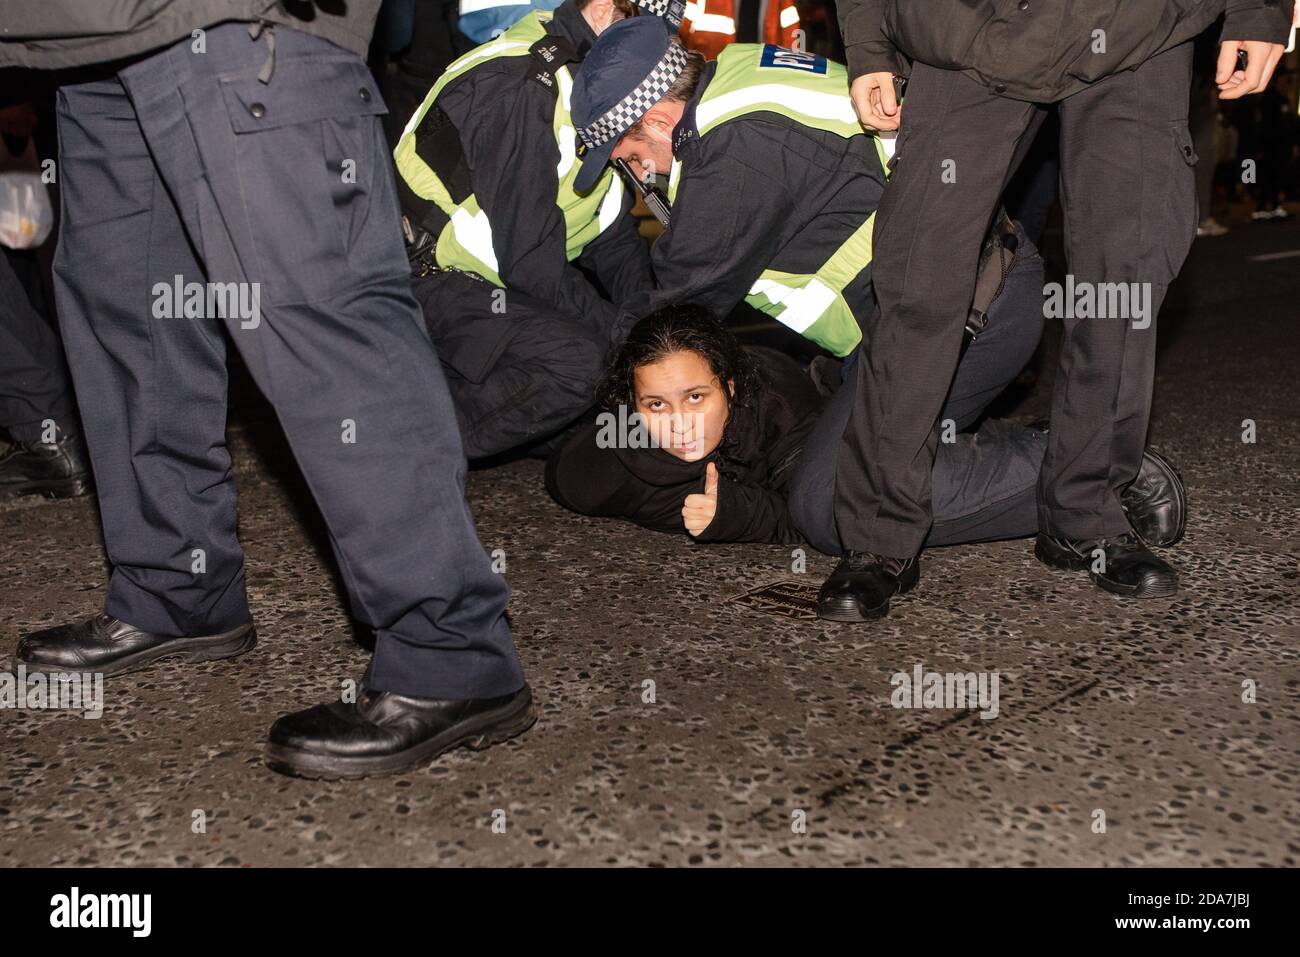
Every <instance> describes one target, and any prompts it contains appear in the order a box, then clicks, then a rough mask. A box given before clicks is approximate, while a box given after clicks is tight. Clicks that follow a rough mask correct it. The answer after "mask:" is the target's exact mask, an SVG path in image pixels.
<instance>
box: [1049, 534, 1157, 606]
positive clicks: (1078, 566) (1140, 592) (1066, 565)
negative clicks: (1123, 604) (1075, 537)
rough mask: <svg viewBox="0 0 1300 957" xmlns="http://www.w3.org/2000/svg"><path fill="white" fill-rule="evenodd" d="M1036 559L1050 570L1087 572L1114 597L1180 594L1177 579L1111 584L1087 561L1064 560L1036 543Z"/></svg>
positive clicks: (1102, 588)
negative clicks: (1168, 581)
mask: <svg viewBox="0 0 1300 957" xmlns="http://www.w3.org/2000/svg"><path fill="white" fill-rule="evenodd" d="M1034 557H1035V558H1037V559H1038V560H1039V561H1040V562H1042V563H1043V564H1044V565H1046V566H1047V567H1048V568H1054V569H1056V570H1057V571H1062V572H1082V571H1086V572H1087V573H1088V577H1089V578H1091V579H1092V583H1093V584H1094V585H1096V586H1097V587H1098V588H1100V589H1101V590H1102V591H1105V592H1110V593H1111V594H1112V595H1121V596H1123V597H1125V598H1172V597H1173V596H1174V595H1176V594H1178V579H1177V578H1175V579H1174V581H1173V582H1171V583H1165V582H1155V583H1151V584H1146V583H1143V584H1138V585H1121V584H1120V583H1119V582H1110V581H1106V580H1105V579H1103V578H1101V577H1099V576H1098V575H1097V574H1096V573H1095V572H1093V570H1092V568H1091V567H1090V564H1091V563H1090V562H1088V561H1087V559H1072V558H1062V557H1059V556H1057V555H1055V554H1053V553H1050V552H1046V551H1044V549H1043V545H1042V543H1041V542H1035V543H1034Z"/></svg>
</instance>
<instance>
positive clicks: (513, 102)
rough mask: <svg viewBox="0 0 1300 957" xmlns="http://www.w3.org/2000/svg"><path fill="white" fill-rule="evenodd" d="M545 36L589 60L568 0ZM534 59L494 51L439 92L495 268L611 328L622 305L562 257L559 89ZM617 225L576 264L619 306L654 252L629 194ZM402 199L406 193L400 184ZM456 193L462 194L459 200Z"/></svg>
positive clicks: (645, 281)
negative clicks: (542, 76)
mask: <svg viewBox="0 0 1300 957" xmlns="http://www.w3.org/2000/svg"><path fill="white" fill-rule="evenodd" d="M546 32H547V33H549V34H551V35H552V36H556V37H561V38H563V39H564V40H567V41H568V42H569V44H571V45H572V47H573V48H574V50H575V51H576V52H577V53H578V55H579V56H585V55H586V53H587V51H588V50H590V49H591V44H592V43H594V42H595V40H596V35H595V33H593V32H592V29H591V27H590V26H589V25H588V23H587V21H586V20H585V19H584V18H583V16H582V14H581V13H579V12H578V8H577V6H576V5H575V4H574V3H573V2H572V0H568V2H566V3H563V4H561V5H560V6H559V7H557V8H556V10H555V12H554V16H553V18H552V20H551V22H550V24H549V25H548V26H547V28H546ZM533 72H534V71H533V69H532V58H531V57H526V56H521V57H517V56H510V57H497V58H495V59H491V60H487V61H485V62H484V63H482V64H481V65H479V66H477V67H475V68H474V69H472V70H469V71H468V72H466V73H465V74H464V75H463V76H460V77H458V78H456V79H455V80H453V81H452V82H450V83H449V84H447V86H446V87H445V88H444V89H443V90H442V92H441V93H440V94H439V95H438V101H437V103H438V106H440V107H441V108H442V110H443V111H444V112H445V113H446V115H447V117H448V118H449V119H450V121H451V123H452V125H453V126H454V127H455V132H456V133H457V134H458V135H459V137H460V149H461V151H462V152H463V158H464V163H465V165H466V166H467V168H468V182H467V184H466V189H467V191H468V192H472V193H473V194H474V195H475V197H476V198H477V199H478V205H479V208H480V209H482V210H483V211H484V212H485V213H487V217H488V221H489V222H490V223H492V249H493V252H495V253H496V257H497V274H498V275H499V276H500V277H501V281H502V282H503V283H505V285H506V288H507V289H514V290H517V291H519V292H522V293H525V294H526V295H528V296H531V297H533V298H534V299H537V300H539V301H541V302H544V303H547V304H549V305H551V306H554V308H555V309H556V310H557V311H558V312H560V313H562V314H564V315H566V316H571V317H576V318H578V319H580V320H582V321H583V322H585V323H588V324H589V327H590V328H596V329H608V328H610V327H611V326H612V325H613V323H614V321H615V317H616V316H617V315H618V310H617V307H616V306H615V305H613V304H612V303H611V302H610V301H609V300H608V299H606V298H604V297H603V296H602V295H601V293H600V291H599V290H598V289H597V288H596V286H595V285H593V284H592V282H591V281H590V279H589V278H588V277H587V276H586V275H584V273H583V272H582V271H581V269H579V268H575V266H574V265H572V264H570V263H569V262H568V261H567V259H566V253H565V248H566V237H567V233H566V230H565V225H564V215H563V213H561V211H560V208H559V207H558V206H557V205H556V203H555V197H556V193H557V192H558V190H559V174H558V172H557V171H556V167H557V166H558V165H559V162H560V153H559V149H558V148H557V147H556V143H555V133H554V130H553V126H552V124H553V120H554V117H555V97H556V95H557V93H556V90H555V88H554V87H552V86H546V85H544V84H542V83H539V82H537V81H536V80H535V79H534V78H533ZM624 192H625V195H624V200H623V210H622V214H621V215H620V216H619V218H618V221H617V222H616V223H614V224H613V225H611V226H610V227H609V228H607V229H606V230H605V231H604V232H603V233H601V234H600V235H599V236H598V237H596V238H595V239H594V240H592V241H591V242H590V243H588V244H587V246H586V247H585V248H584V249H583V251H582V254H581V255H580V256H579V257H578V260H577V266H579V267H582V268H583V269H586V270H589V271H590V272H591V273H592V274H594V275H595V276H596V277H597V278H598V279H599V281H600V283H601V285H602V286H603V287H604V291H605V293H606V294H608V296H609V297H610V298H611V299H613V300H614V302H619V301H622V300H623V299H625V298H627V297H629V296H631V295H632V294H633V293H634V292H636V291H637V290H641V289H646V288H648V287H649V286H650V284H651V280H650V253H649V250H648V248H647V245H646V242H645V240H644V239H642V238H641V236H640V234H639V232H638V229H637V221H636V219H635V217H633V216H632V215H631V210H632V203H633V201H634V197H633V196H632V191H631V190H630V189H627V190H625V191H624ZM402 195H403V201H404V202H408V201H409V196H408V193H407V191H406V190H405V189H403V190H402ZM457 198H458V199H459V197H457Z"/></svg>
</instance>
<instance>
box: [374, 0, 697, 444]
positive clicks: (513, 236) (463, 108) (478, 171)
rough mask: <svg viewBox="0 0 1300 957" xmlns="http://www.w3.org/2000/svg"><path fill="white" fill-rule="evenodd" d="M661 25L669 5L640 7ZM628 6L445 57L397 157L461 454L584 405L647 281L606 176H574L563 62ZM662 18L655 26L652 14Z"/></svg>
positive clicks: (553, 17) (656, 2)
mask: <svg viewBox="0 0 1300 957" xmlns="http://www.w3.org/2000/svg"><path fill="white" fill-rule="evenodd" d="M641 11H642V12H644V13H649V14H654V15H656V16H655V18H654V21H653V26H654V27H657V28H658V30H659V32H660V33H661V34H666V31H665V26H667V27H668V29H670V30H675V29H676V28H677V26H678V25H679V24H680V22H681V20H680V12H681V3H680V0H643V2H642V6H641ZM637 12H638V8H637V7H636V6H633V5H632V3H631V2H630V0H565V2H564V3H563V4H561V5H560V6H559V7H558V8H557V9H556V10H555V11H554V14H551V13H547V12H541V11H532V12H530V13H528V14H527V15H525V16H524V17H523V18H522V19H521V20H519V22H517V23H515V24H514V25H513V26H511V27H510V28H509V29H508V30H506V31H505V32H504V33H503V34H502V35H501V36H500V37H498V38H496V39H495V40H492V41H490V42H488V43H486V44H483V45H482V46H479V47H477V48H475V49H474V50H472V51H470V52H469V53H468V54H466V55H465V56H463V57H461V58H460V59H459V60H457V61H455V62H454V63H452V65H451V66H450V67H449V68H448V70H447V71H446V73H444V74H443V76H442V77H441V78H440V79H439V80H438V82H437V83H436V84H435V85H434V87H433V88H432V89H431V90H430V91H429V94H428V95H427V96H426V97H425V100H424V103H423V104H422V105H421V106H420V108H419V110H417V111H416V113H415V114H414V116H412V117H411V120H410V122H409V123H408V124H407V128H406V132H405V134H404V135H403V137H402V139H401V141H400V142H399V143H398V146H397V149H396V151H395V154H394V155H395V158H396V161H397V169H398V174H399V178H400V192H401V196H402V205H403V210H404V213H405V221H406V225H407V235H408V239H409V241H410V245H411V254H412V260H413V269H414V273H415V278H414V289H415V295H416V298H417V299H418V300H419V302H420V305H421V307H422V309H423V312H424V318H425V322H426V324H427V325H428V328H429V332H430V335H431V336H432V337H433V341H434V344H435V345H436V346H437V348H438V354H439V357H440V358H441V360H442V362H443V365H444V368H445V369H446V374H447V379H448V383H449V385H450V387H451V393H452V398H453V400H454V403H455V407H456V415H457V420H458V422H459V425H460V429H461V435H462V439H463V442H464V444H465V448H466V451H467V454H468V455H469V457H470V458H476V457H480V456H488V455H493V454H496V453H499V452H504V451H507V450H511V449H515V448H519V447H523V446H528V445H532V444H534V443H536V442H538V441H540V440H543V439H545V438H547V437H548V436H549V435H551V434H552V433H555V432H557V431H559V430H560V429H562V428H563V427H564V426H566V425H568V424H569V423H570V422H572V421H573V420H574V419H576V418H577V417H579V416H580V415H581V414H582V413H583V412H584V411H585V410H586V409H587V408H588V407H590V405H591V403H592V387H593V385H594V383H595V380H596V377H597V375H598V374H599V372H600V369H601V367H602V364H603V361H604V358H605V349H606V347H607V345H608V341H609V328H610V327H611V326H612V324H613V322H614V320H615V317H616V316H617V312H618V310H617V306H616V305H615V303H617V302H618V301H620V300H622V299H624V298H626V297H627V296H628V295H630V294H631V293H632V292H633V291H635V290H637V289H642V288H646V287H647V286H649V284H650V275H649V260H648V253H647V250H646V244H645V241H644V240H643V239H642V238H641V236H640V234H639V232H638V224H637V221H636V220H635V218H634V217H632V216H631V215H630V210H631V206H632V202H633V196H632V191H631V190H628V189H627V188H625V186H624V184H623V182H622V181H621V180H620V179H619V178H618V176H617V175H615V173H614V172H613V171H612V170H607V171H605V172H604V173H603V174H602V175H601V176H599V177H597V178H596V179H595V180H593V181H592V182H590V183H587V184H586V185H585V186H584V188H583V189H582V190H580V191H579V190H576V189H575V187H574V179H575V177H576V176H577V173H578V163H577V161H576V158H575V156H574V146H575V140H574V131H573V124H572V120H571V119H570V118H569V96H570V88H571V87H572V83H573V79H572V76H571V70H572V69H573V68H574V67H575V66H576V65H577V63H578V62H580V61H581V59H582V57H583V56H584V55H585V54H586V52H587V50H588V49H589V48H590V47H591V44H592V43H593V42H594V41H595V39H596V35H597V33H599V32H600V31H601V30H603V29H604V28H605V27H607V26H608V25H609V24H610V23H613V22H617V21H619V20H622V19H624V18H625V17H628V16H635V15H636V14H637ZM660 17H662V19H660Z"/></svg>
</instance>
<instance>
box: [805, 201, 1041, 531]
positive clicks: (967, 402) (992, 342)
mask: <svg viewBox="0 0 1300 957" xmlns="http://www.w3.org/2000/svg"><path fill="white" fill-rule="evenodd" d="M1017 233H1018V235H1019V237H1020V248H1019V251H1018V253H1017V256H1016V263H1015V265H1014V266H1013V267H1012V269H1011V271H1010V272H1009V273H1008V274H1007V277H1006V281H1005V283H1004V285H1003V288H1002V293H1001V294H1000V295H999V296H998V298H997V299H996V300H995V301H994V303H993V306H992V308H991V309H990V310H989V322H988V326H987V327H986V328H985V330H984V331H983V332H982V333H980V335H979V338H977V339H976V340H975V341H974V342H973V343H971V347H970V348H969V349H968V350H966V353H965V355H963V356H962V359H961V363H960V364H959V365H958V366H957V374H956V376H955V377H954V379H953V383H952V388H951V389H950V390H949V391H948V396H947V399H946V400H945V402H944V406H943V412H942V413H941V414H940V419H939V420H940V423H941V428H940V433H941V437H942V441H940V442H939V446H938V452H937V454H936V455H935V460H934V472H933V476H932V478H931V486H932V489H933V493H932V496H931V500H932V503H933V511H934V524H933V525H932V526H931V527H930V531H929V533H928V534H927V535H926V539H925V546H926V547H927V548H933V547H936V546H940V545H958V544H963V543H967V542H984V541H994V540H997V539H1004V538H1020V537H1023V536H1027V535H1033V534H1034V532H1035V531H1037V529H1038V512H1037V496H1036V492H1035V490H1036V489H1037V487H1038V473H1039V469H1040V467H1041V466H1042V463H1043V454H1044V453H1045V452H1046V451H1047V433H1045V432H1042V431H1039V430H1037V429H1031V428H1028V427H1027V426H1022V425H1017V424H1015V423H1012V422H1007V421H1004V420H990V421H987V422H985V423H983V425H982V426H981V427H980V428H979V430H978V431H977V432H967V431H965V430H966V429H969V428H971V427H972V426H973V425H975V424H976V423H977V422H978V421H979V419H980V417H981V416H982V415H983V414H984V411H985V409H987V408H988V405H989V403H990V402H992V401H993V400H994V399H996V398H997V397H998V396H999V395H1001V394H1002V392H1003V390H1005V389H1006V387H1007V386H1008V385H1010V384H1011V382H1012V380H1014V379H1015V377H1016V376H1017V375H1019V374H1020V371H1021V370H1022V369H1023V368H1024V367H1025V365H1026V363H1028V362H1029V360H1030V359H1031V358H1033V355H1034V351H1035V350H1036V349H1037V348H1038V341H1039V339H1040V338H1042V334H1043V309H1042V290H1043V260H1042V257H1041V256H1039V255H1038V251H1037V249H1035V248H1034V245H1033V243H1031V242H1030V241H1029V239H1028V237H1027V236H1026V234H1025V231H1024V230H1023V228H1021V227H1019V226H1017ZM867 350H868V347H867V346H865V345H864V346H859V348H858V351H857V352H856V353H855V356H856V359H855V365H856V364H857V363H861V362H865V361H866V357H865V352H866V351H867ZM845 373H846V375H845V381H844V383H843V385H841V386H840V388H839V390H838V391H836V393H835V395H834V396H832V397H831V400H830V402H828V403H827V404H826V408H825V409H823V410H822V413H821V416H820V418H818V420H817V424H816V426H814V428H813V430H812V432H811V434H810V435H809V436H808V439H807V441H806V442H805V443H804V447H803V453H802V455H801V456H800V458H799V463H798V465H796V466H795V471H794V474H793V475H792V476H791V480H790V496H789V505H790V515H791V517H792V518H793V519H794V523H795V526H796V527H797V528H798V529H799V531H800V532H801V533H802V534H803V536H804V537H805V538H807V539H808V541H809V543H810V544H811V545H812V546H813V547H814V548H816V549H818V550H819V551H822V552H825V553H827V554H828V555H839V554H842V553H843V545H842V544H841V542H840V535H839V530H838V529H837V528H836V525H835V507H834V499H835V484H836V481H835V462H836V459H837V458H838V456H839V451H840V443H841V437H842V436H843V434H844V427H845V425H846V423H847V422H848V420H849V416H850V415H852V414H853V410H854V409H855V407H856V406H857V404H858V402H857V388H858V376H857V370H856V368H854V369H848V368H847V367H846V369H845Z"/></svg>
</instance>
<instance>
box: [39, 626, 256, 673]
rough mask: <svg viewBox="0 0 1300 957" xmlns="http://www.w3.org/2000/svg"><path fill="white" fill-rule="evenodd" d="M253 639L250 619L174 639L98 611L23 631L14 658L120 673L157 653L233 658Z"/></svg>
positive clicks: (53, 667) (42, 667)
mask: <svg viewBox="0 0 1300 957" xmlns="http://www.w3.org/2000/svg"><path fill="white" fill-rule="evenodd" d="M256 644H257V632H256V630H254V628H253V625H252V623H251V622H250V623H248V624H245V625H240V626H239V627H238V628H235V629H232V630H231V631H226V632H222V633H221V634H216V635H194V636H184V637H180V638H176V637H173V636H170V635H157V634H154V633H153V632H151V631H143V630H141V629H139V628H137V627H135V626H134V625H128V624H127V623H126V622H124V621H121V620H120V619H117V618H114V617H112V616H111V615H105V614H103V613H102V612H101V613H100V614H98V615H95V616H93V617H91V618H87V619H85V620H84V621H77V622H73V623H72V624H68V625H58V626H57V627H55V628H46V629H45V630H44V631H34V632H32V633H31V634H29V635H23V637H22V638H20V639H19V641H18V650H17V657H18V660H19V661H21V662H22V663H23V664H24V665H26V666H27V670H28V671H33V672H46V673H48V672H68V673H76V674H91V673H95V672H98V673H99V674H102V675H120V674H125V673H126V672H128V671H138V670H139V669H141V668H144V667H146V666H147V665H151V664H153V663H154V662H155V661H159V660H160V659H162V658H174V657H181V658H187V659H189V660H190V661H212V660H215V659H217V658H233V657H235V655H242V654H243V653H244V652H245V651H248V650H249V649H250V648H252V647H253V646H254V645H256Z"/></svg>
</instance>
